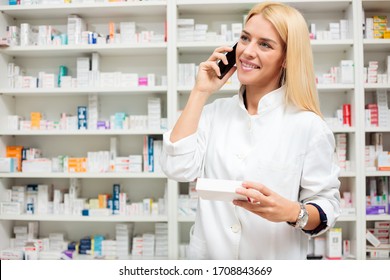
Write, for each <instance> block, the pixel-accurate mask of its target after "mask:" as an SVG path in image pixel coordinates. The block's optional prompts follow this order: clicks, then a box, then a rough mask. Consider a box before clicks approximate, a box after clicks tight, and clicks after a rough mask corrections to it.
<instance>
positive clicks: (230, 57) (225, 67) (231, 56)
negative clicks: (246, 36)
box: [218, 43, 237, 79]
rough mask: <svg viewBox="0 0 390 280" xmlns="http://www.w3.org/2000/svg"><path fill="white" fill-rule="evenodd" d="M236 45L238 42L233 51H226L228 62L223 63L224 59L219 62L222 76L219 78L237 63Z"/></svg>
mask: <svg viewBox="0 0 390 280" xmlns="http://www.w3.org/2000/svg"><path fill="white" fill-rule="evenodd" d="M236 47H237V43H235V44H234V46H233V50H232V51H231V52H227V53H226V58H227V60H228V64H225V63H223V61H222V60H220V61H219V62H218V67H219V69H220V70H221V76H219V77H218V78H220V79H222V78H223V77H224V76H225V75H226V73H227V72H229V70H230V69H232V67H233V66H234V64H236Z"/></svg>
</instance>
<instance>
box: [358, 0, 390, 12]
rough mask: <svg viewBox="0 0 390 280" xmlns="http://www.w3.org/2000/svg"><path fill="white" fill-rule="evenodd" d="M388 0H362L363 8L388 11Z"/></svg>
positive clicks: (389, 9)
mask: <svg viewBox="0 0 390 280" xmlns="http://www.w3.org/2000/svg"><path fill="white" fill-rule="evenodd" d="M388 3H389V0H362V5H363V8H364V10H366V11H370V12H380V13H390V5H386V4H388Z"/></svg>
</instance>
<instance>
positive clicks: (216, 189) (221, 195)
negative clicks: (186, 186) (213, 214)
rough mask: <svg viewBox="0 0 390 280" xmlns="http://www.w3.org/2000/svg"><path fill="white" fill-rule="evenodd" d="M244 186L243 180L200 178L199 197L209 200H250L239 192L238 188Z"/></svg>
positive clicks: (197, 188)
mask: <svg viewBox="0 0 390 280" xmlns="http://www.w3.org/2000/svg"><path fill="white" fill-rule="evenodd" d="M241 186H242V181H233V180H218V179H208V178H198V180H197V182H196V191H197V192H198V194H199V197H200V198H202V199H207V200H219V201H227V202H232V201H233V200H248V198H247V197H245V196H243V195H240V194H237V193H236V189H237V188H239V187H241Z"/></svg>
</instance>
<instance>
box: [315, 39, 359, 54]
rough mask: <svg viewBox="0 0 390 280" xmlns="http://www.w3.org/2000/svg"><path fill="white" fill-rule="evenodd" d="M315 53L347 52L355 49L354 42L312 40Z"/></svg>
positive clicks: (350, 40)
mask: <svg viewBox="0 0 390 280" xmlns="http://www.w3.org/2000/svg"><path fill="white" fill-rule="evenodd" d="M311 46H312V49H313V52H314V53H316V52H345V51H347V50H350V49H351V48H352V47H353V40H352V39H349V40H348V39H346V40H312V41H311Z"/></svg>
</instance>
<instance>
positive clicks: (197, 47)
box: [177, 40, 353, 54]
mask: <svg viewBox="0 0 390 280" xmlns="http://www.w3.org/2000/svg"><path fill="white" fill-rule="evenodd" d="M233 44H234V42H197V41H196V42H178V43H177V49H178V51H179V54H194V53H211V52H213V51H214V49H216V48H217V47H220V46H232V45H233ZM311 44H312V48H313V51H314V52H330V51H332V52H341V51H347V50H348V49H350V48H351V47H352V46H353V40H312V41H311Z"/></svg>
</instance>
